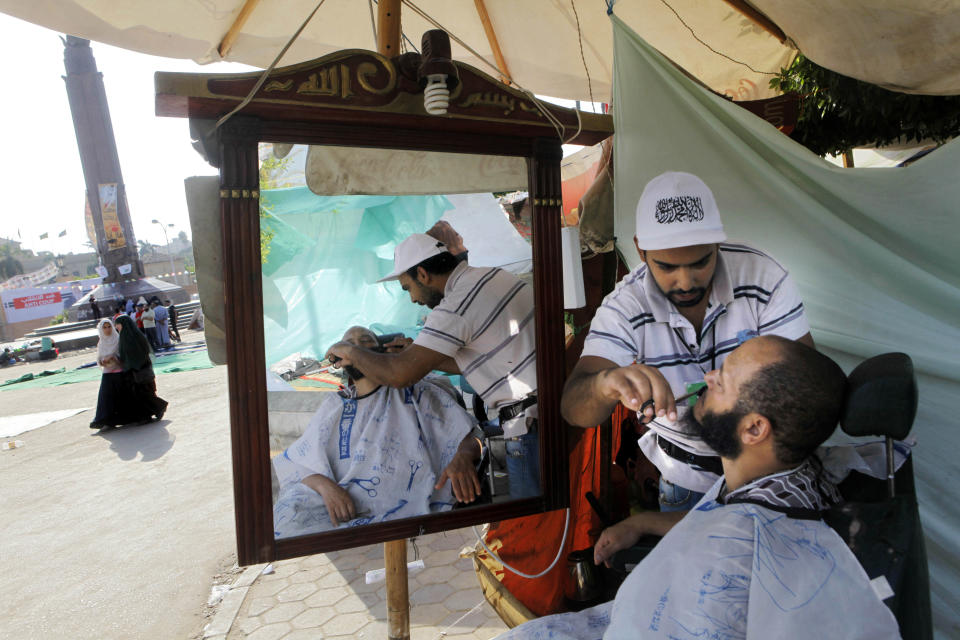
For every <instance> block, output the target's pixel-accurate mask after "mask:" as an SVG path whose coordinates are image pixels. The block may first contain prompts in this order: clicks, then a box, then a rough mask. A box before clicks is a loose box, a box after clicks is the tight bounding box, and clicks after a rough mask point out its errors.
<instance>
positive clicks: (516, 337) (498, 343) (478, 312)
mask: <svg viewBox="0 0 960 640" xmlns="http://www.w3.org/2000/svg"><path fill="white" fill-rule="evenodd" d="M414 344H418V345H420V346H422V347H426V348H427V349H432V350H433V351H438V352H440V353H442V354H444V355H447V356H450V357H451V358H453V359H454V361H455V362H456V363H457V366H458V367H460V372H461V373H462V374H463V377H464V378H466V379H467V382H468V383H470V386H471V387H473V388H474V390H475V391H476V392H477V393H478V394H479V395H480V397H481V398H483V401H484V403H485V404H486V405H487V407H490V408H492V409H499V408H501V407H503V406H506V405H509V404H512V403H514V402H517V401H519V400H523V399H524V398H525V397H527V396H528V395H530V394H533V393H536V391H537V352H536V323H535V322H534V316H533V288H532V287H531V286H529V285H527V284H526V283H524V282H522V281H521V280H519V279H518V278H517V277H516V276H514V275H513V274H511V273H508V272H506V271H504V270H502V269H496V268H489V267H471V266H468V265H467V264H466V263H465V262H461V263H460V264H458V265H457V267H456V268H455V269H454V270H453V271H452V272H450V277H449V278H448V279H447V285H446V287H445V288H444V290H443V300H441V301H440V304H438V305H437V306H436V307H434V309H433V310H432V311H431V312H430V314H429V315H428V316H427V320H426V322H425V323H424V327H423V330H422V331H421V332H420V335H418V336H417V338H416V340H414ZM531 413H532V411H531V412H528V415H529V414H531ZM508 431H510V432H509V433H508ZM524 433H526V421H525V420H522V419H521V420H514V421H511V422H510V424H509V425H504V435H506V436H508V437H515V436H520V435H523V434H524Z"/></svg>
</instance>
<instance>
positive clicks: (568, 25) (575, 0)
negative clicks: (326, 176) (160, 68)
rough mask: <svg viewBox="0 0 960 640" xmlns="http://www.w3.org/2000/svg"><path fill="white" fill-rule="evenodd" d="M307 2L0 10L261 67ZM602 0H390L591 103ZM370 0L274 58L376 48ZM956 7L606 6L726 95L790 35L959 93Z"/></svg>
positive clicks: (53, 0)
mask: <svg viewBox="0 0 960 640" xmlns="http://www.w3.org/2000/svg"><path fill="white" fill-rule="evenodd" d="M317 2H318V0H289V1H287V2H284V3H282V5H281V4H278V3H276V2H270V1H263V0H204V1H203V2H200V1H198V0H166V1H165V2H160V3H158V2H147V1H145V0H128V1H126V2H109V1H104V0H31V2H23V1H22V0H0V12H4V13H8V14H10V15H12V16H16V17H18V18H21V19H24V20H27V21H29V22H33V23H35V24H39V25H42V26H44V27H48V28H50V29H55V30H58V31H62V32H65V33H69V34H72V35H76V36H80V37H84V38H89V39H91V40H95V41H98V42H103V43H106V44H111V45H115V46H119V47H124V48H127V49H132V50H135V51H141V52H144V53H150V54H154V55H161V56H167V57H175V58H190V59H193V60H196V61H197V62H199V63H208V62H215V61H219V60H229V61H236V62H243V63H246V64H251V65H255V66H259V67H266V66H267V65H269V64H270V62H271V61H272V60H273V59H274V57H275V56H276V54H277V52H278V51H280V49H281V48H282V47H283V46H284V44H286V43H287V41H288V40H289V38H290V36H291V34H293V33H294V32H295V31H296V30H297V28H298V27H299V26H300V25H301V23H302V22H303V21H304V20H305V19H306V17H307V16H308V15H309V14H310V12H311V11H312V10H313V9H314V7H316V6H317ZM613 3H614V0H523V2H517V1H516V0H474V2H467V1H466V0H461V1H459V2H452V1H451V0H403V7H402V28H403V32H404V34H405V36H406V40H405V46H406V47H407V48H408V49H411V48H414V47H415V48H419V46H420V36H421V34H422V33H423V32H424V31H426V30H428V29H433V28H437V26H442V27H444V28H445V29H446V30H447V31H448V32H449V33H450V34H451V36H453V37H454V40H455V42H454V44H453V55H454V57H456V58H457V59H458V60H461V61H463V62H466V63H467V64H470V65H473V66H475V67H478V68H480V69H483V70H484V71H488V72H490V73H491V74H493V75H497V74H500V75H503V76H508V77H510V78H512V79H513V80H514V82H515V83H517V84H518V85H519V86H521V87H524V88H526V89H529V90H531V91H533V92H535V93H537V94H540V95H549V96H556V97H563V98H569V99H580V100H592V101H601V102H602V101H608V100H609V98H610V87H611V84H610V83H611V78H612V67H613V47H612V38H611V32H610V24H609V20H608V19H607V15H606V14H607V5H608V4H613ZM375 5H376V1H375V0H324V2H323V3H322V6H320V8H319V10H318V11H317V13H316V15H315V16H314V17H313V19H312V20H311V21H310V23H309V24H308V25H307V27H306V28H305V29H304V31H303V33H302V34H301V35H300V36H299V38H298V39H297V41H296V42H294V43H293V45H292V46H291V48H290V50H289V51H288V52H287V53H286V54H285V56H284V58H283V60H282V62H281V64H293V63H296V62H302V61H304V60H309V59H313V58H316V57H319V56H321V55H324V54H326V53H330V52H331V51H336V50H340V49H347V48H363V49H372V50H375V49H376V38H375V35H374V27H373V21H374V16H375V14H376V10H377V8H376V6H375ZM735 6H736V7H738V8H734V7H735ZM958 8H960V2H958V0H910V1H909V2H907V1H905V0H851V1H846V2H839V3H838V2H833V1H831V0H809V1H808V2H804V3H795V2H789V1H788V0H751V2H750V3H747V2H745V1H744V0H726V1H724V2H721V1H719V0H715V1H714V2H709V3H707V2H701V1H699V0H619V1H617V2H615V4H614V6H613V10H614V12H615V13H616V14H617V16H618V17H619V18H620V19H621V20H623V21H624V22H625V23H626V24H627V25H629V26H630V27H631V28H632V29H634V30H635V31H636V32H637V33H638V34H639V35H640V36H641V37H643V38H644V40H646V41H647V42H649V43H650V44H651V45H652V46H654V47H655V48H656V49H658V50H659V51H660V52H662V53H663V54H664V55H666V56H667V57H668V58H669V59H671V60H672V61H673V62H675V63H676V64H678V65H679V66H681V67H682V68H684V69H685V70H686V71H688V72H689V73H691V74H692V75H694V76H695V77H697V78H698V79H700V81H701V82H703V83H705V84H706V85H708V86H709V87H711V88H712V89H714V90H715V91H718V92H720V93H724V94H726V95H728V96H730V97H732V98H734V99H737V100H750V99H759V98H765V97H770V96H771V95H773V94H774V93H775V92H774V91H773V90H772V89H770V88H769V86H768V84H769V80H770V78H771V77H772V74H773V73H775V72H777V71H778V70H779V69H780V68H781V67H784V66H786V65H787V64H789V62H790V61H791V60H792V59H793V57H794V55H795V54H796V47H797V46H799V48H800V50H801V51H803V52H804V53H805V54H806V55H807V56H808V57H809V58H811V59H812V60H814V61H815V62H817V63H819V64H821V65H823V66H825V67H827V68H830V69H833V70H835V71H838V72H840V73H843V74H846V75H850V76H853V77H856V78H859V79H861V80H866V81H868V82H872V83H875V84H879V85H881V86H885V87H889V88H893V89H896V90H899V91H904V92H908V93H928V94H958V93H960V39H958V38H956V37H955V34H956V33H958V32H960V11H958ZM748 14H749V15H750V16H752V17H748ZM483 15H486V16H488V20H487V21H486V24H485V20H484V18H483V17H482V16H483ZM424 16H429V19H428V18H426V17H424ZM761 24H762V25H764V26H760V25H761ZM485 27H489V28H488V29H486V28H485ZM772 33H774V34H777V35H776V36H775V35H772ZM457 40H459V42H460V43H459V44H458V42H457ZM784 43H785V44H784ZM794 43H796V44H794ZM463 44H466V45H467V46H469V48H470V49H472V50H473V52H471V51H468V50H467V49H466V48H464V46H463ZM497 50H499V51H497ZM500 52H502V55H501V56H498V55H497V53H500Z"/></svg>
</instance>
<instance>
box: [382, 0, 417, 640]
mask: <svg viewBox="0 0 960 640" xmlns="http://www.w3.org/2000/svg"><path fill="white" fill-rule="evenodd" d="M380 2H381V4H382V3H383V0H380ZM383 561H384V566H385V567H386V572H387V575H386V581H387V637H388V638H389V640H410V593H409V591H408V584H407V541H406V540H390V541H389V542H384V543H383Z"/></svg>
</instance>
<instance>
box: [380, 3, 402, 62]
mask: <svg viewBox="0 0 960 640" xmlns="http://www.w3.org/2000/svg"><path fill="white" fill-rule="evenodd" d="M377 53H379V54H380V55H383V56H386V57H388V58H392V57H393V56H398V55H400V0H380V2H379V3H378V4H377Z"/></svg>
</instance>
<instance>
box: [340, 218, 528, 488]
mask: <svg viewBox="0 0 960 640" xmlns="http://www.w3.org/2000/svg"><path fill="white" fill-rule="evenodd" d="M393 264H394V270H393V272H392V273H391V274H390V275H388V276H387V277H385V278H382V279H381V280H380V281H381V282H384V281H388V280H399V281H400V286H401V287H403V290H404V291H407V292H408V293H409V294H410V300H411V301H413V302H415V303H417V304H422V305H425V306H427V307H429V308H430V309H431V311H430V314H429V315H428V316H427V320H426V323H425V324H424V327H423V330H422V331H421V332H420V335H418V336H417V338H416V340H414V341H413V344H411V345H410V346H409V347H407V348H406V349H403V350H402V351H400V352H399V353H377V352H374V351H371V350H369V349H364V348H363V347H358V346H357V345H354V344H350V343H348V342H338V343H337V344H335V345H333V346H332V347H330V349H329V350H328V351H327V357H328V358H331V357H337V358H341V359H343V362H344V364H351V365H353V366H355V367H358V368H359V369H361V370H362V371H363V372H364V373H366V374H367V376H369V377H371V378H373V379H374V380H375V381H376V382H377V383H380V384H384V385H388V386H391V387H404V386H407V385H409V384H412V383H414V382H416V381H417V380H420V379H421V378H423V377H424V376H425V375H427V374H428V373H430V372H431V371H433V370H434V369H439V370H441V371H445V372H447V373H459V374H461V375H463V377H464V378H466V380H467V382H468V383H469V384H470V386H471V387H473V389H475V390H476V392H477V394H478V395H479V396H480V397H481V398H482V399H483V402H484V404H485V405H486V406H487V407H488V408H489V409H492V410H493V412H495V413H496V414H497V416H498V417H499V419H500V426H501V427H502V428H503V434H504V437H505V438H506V443H505V444H506V450H507V474H508V476H509V482H510V496H511V497H513V498H524V497H529V496H534V495H538V494H539V493H540V449H539V440H538V436H537V354H536V323H535V322H534V313H533V288H532V287H530V286H529V285H527V284H525V283H524V282H522V281H521V280H519V279H518V278H517V277H516V276H514V275H513V274H511V273H508V272H506V271H504V270H502V269H496V268H488V267H471V266H469V265H468V264H467V263H466V262H465V261H459V260H458V259H457V258H456V257H455V256H454V255H453V254H451V253H450V251H449V250H448V249H447V246H446V245H445V244H444V243H442V242H440V241H438V240H437V239H436V238H432V237H430V236H429V235H427V234H425V233H415V234H413V235H411V236H410V237H408V238H407V239H406V240H404V241H403V242H401V243H400V244H399V245H397V248H396V250H395V251H394V260H393Z"/></svg>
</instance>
